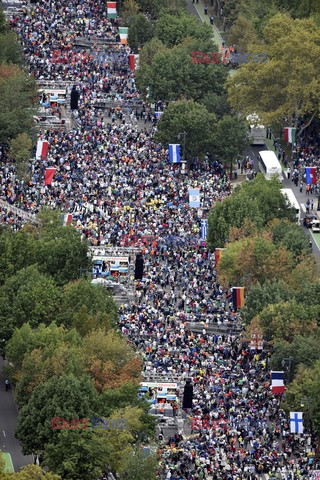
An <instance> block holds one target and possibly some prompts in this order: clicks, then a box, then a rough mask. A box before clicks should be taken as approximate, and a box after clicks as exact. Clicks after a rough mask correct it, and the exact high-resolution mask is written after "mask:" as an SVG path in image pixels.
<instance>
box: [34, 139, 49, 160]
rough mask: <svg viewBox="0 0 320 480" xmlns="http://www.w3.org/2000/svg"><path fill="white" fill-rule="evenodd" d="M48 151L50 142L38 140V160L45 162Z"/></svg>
mask: <svg viewBox="0 0 320 480" xmlns="http://www.w3.org/2000/svg"><path fill="white" fill-rule="evenodd" d="M48 150H49V142H47V141H46V140H38V143H37V151H36V160H45V159H46V158H47V153H48Z"/></svg>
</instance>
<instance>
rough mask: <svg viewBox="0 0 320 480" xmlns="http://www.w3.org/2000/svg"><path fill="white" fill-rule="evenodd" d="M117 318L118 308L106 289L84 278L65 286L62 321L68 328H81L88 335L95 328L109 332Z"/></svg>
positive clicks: (81, 331)
mask: <svg viewBox="0 0 320 480" xmlns="http://www.w3.org/2000/svg"><path fill="white" fill-rule="evenodd" d="M117 318H118V307H117V305H116V303H115V302H114V300H113V298H112V296H111V295H110V293H109V292H108V290H107V289H106V288H105V287H103V286H101V285H92V284H91V282H90V281H89V280H87V279H84V278H82V279H80V280H77V281H76V282H72V283H69V284H67V285H65V287H64V296H63V300H62V310H61V315H60V321H61V323H63V324H64V325H66V326H67V327H71V326H75V327H79V329H80V330H79V331H80V333H81V334H86V333H88V332H89V331H91V330H92V328H93V327H97V328H105V329H107V330H108V329H109V328H110V325H115V324H116V320H117ZM81 319H82V321H83V323H82V324H81V323H80V320H81Z"/></svg>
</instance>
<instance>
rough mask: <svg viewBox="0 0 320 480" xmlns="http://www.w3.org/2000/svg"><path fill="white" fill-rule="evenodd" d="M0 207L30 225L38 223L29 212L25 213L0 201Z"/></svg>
mask: <svg viewBox="0 0 320 480" xmlns="http://www.w3.org/2000/svg"><path fill="white" fill-rule="evenodd" d="M0 207H2V208H5V209H6V210H8V211H10V212H12V213H13V214H14V215H17V216H18V217H20V218H23V219H24V220H27V221H30V222H32V223H38V219H37V217H36V216H35V215H33V214H32V213H29V212H25V211H24V210H22V209H21V208H18V207H14V206H13V205H11V204H10V203H9V202H7V201H5V200H2V199H0Z"/></svg>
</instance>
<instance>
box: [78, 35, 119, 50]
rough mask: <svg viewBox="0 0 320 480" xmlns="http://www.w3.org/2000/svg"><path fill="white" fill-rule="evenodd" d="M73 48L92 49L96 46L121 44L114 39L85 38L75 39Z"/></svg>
mask: <svg viewBox="0 0 320 480" xmlns="http://www.w3.org/2000/svg"><path fill="white" fill-rule="evenodd" d="M72 44H73V46H75V47H82V48H89V49H91V48H92V47H93V46H94V45H117V44H119V42H118V40H117V39H116V38H115V37H113V38H111V37H97V38H90V39H89V38H85V37H75V38H74V39H73V43H72Z"/></svg>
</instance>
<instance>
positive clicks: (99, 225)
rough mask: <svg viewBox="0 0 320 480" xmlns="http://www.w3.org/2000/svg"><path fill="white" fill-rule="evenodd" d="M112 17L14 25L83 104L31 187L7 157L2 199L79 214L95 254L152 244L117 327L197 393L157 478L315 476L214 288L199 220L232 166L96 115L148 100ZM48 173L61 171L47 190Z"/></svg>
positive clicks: (100, 12)
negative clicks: (99, 45)
mask: <svg viewBox="0 0 320 480" xmlns="http://www.w3.org/2000/svg"><path fill="white" fill-rule="evenodd" d="M106 13H107V12H106V2H104V1H102V0H92V1H90V2H86V1H85V0H74V1H72V2H70V1H69V2H68V1H66V0H57V1H53V0H51V1H50V0H39V1H38V3H37V4H36V5H34V6H31V8H29V7H27V5H26V7H25V11H24V13H23V14H22V15H21V16H18V17H15V18H13V19H12V22H11V23H12V28H14V29H15V30H16V31H17V32H18V34H19V35H20V38H21V42H22V45H23V48H24V53H25V55H26V59H27V61H28V65H29V69H30V73H32V74H34V75H35V77H36V79H38V80H43V79H45V80H63V81H69V82H70V84H73V85H76V87H77V88H78V90H79V92H80V102H79V110H78V115H77V116H76V117H77V118H76V119H75V120H74V122H73V127H72V128H71V129H70V130H69V131H67V130H63V129H52V130H49V131H40V138H41V139H46V140H48V142H49V144H50V149H49V153H48V156H47V158H46V159H45V160H35V159H33V160H31V161H30V164H29V169H30V178H29V180H28V181H26V180H21V179H19V177H18V175H17V172H16V168H15V165H14V164H12V163H10V161H9V159H8V158H7V157H6V152H5V150H1V151H0V161H1V162H0V166H1V167H0V198H1V199H2V200H5V201H6V202H8V203H9V204H11V205H12V206H16V207H19V208H20V209H22V210H23V211H24V212H28V213H32V214H35V215H36V214H37V213H38V212H39V211H40V210H41V208H42V207H44V206H49V207H51V208H53V209H58V210H60V211H62V212H68V213H72V216H73V225H74V226H75V228H77V229H78V230H79V232H81V235H82V238H83V239H84V240H87V241H88V242H89V244H90V245H93V246H99V247H101V248H103V247H104V246H108V245H112V246H114V247H120V246H125V245H132V243H134V242H137V240H139V239H140V240H141V239H148V240H147V241H144V243H143V244H144V258H145V274H144V279H143V281H142V282H140V283H138V284H137V287H136V296H135V301H134V302H133V303H132V304H130V305H123V306H122V307H121V308H120V317H119V327H120V328H121V330H122V332H123V334H124V335H127V336H128V338H129V340H130V341H131V342H132V343H133V344H134V345H135V346H136V348H137V349H138V350H139V352H140V353H141V356H142V358H143V359H144V374H145V375H146V377H147V376H148V375H151V374H153V375H158V376H160V377H162V378H163V379H170V378H171V377H172V376H176V377H177V376H178V377H179V379H180V382H181V384H184V381H185V380H186V379H187V378H190V379H192V381H193V384H194V402H193V408H192V409H191V411H189V412H188V415H189V416H190V417H192V419H191V420H190V422H191V427H192V434H191V435H190V436H186V435H185V434H184V431H180V432H179V433H177V434H176V435H174V436H172V437H170V438H169V439H164V438H162V441H161V442H160V450H159V479H171V480H198V479H208V480H210V479H211V480H238V479H239V480H242V479H251V480H253V479H260V478H270V479H285V480H288V479H292V480H296V479H307V478H310V473H309V472H310V470H312V469H313V468H314V467H313V456H312V455H311V454H310V455H309V454H308V452H312V451H313V445H312V442H311V437H310V436H308V435H305V436H300V437H298V436H296V437H295V436H294V435H292V434H290V429H289V426H288V418H287V417H286V415H285V414H284V412H283V410H282V409H281V403H280V402H279V399H278V398H275V397H274V396H273V395H272V393H271V389H270V372H269V371H268V365H267V363H266V352H265V351H262V352H256V351H251V350H250V348H249V347H248V345H247V344H246V343H245V342H243V341H242V338H241V336H239V335H238V333H237V331H238V330H237V327H238V326H239V325H240V324H241V319H240V318H239V314H238V313H237V312H236V311H235V308H234V305H233V304H232V296H231V294H230V291H229V290H225V289H224V288H223V287H222V286H221V285H220V284H219V279H218V278H217V273H216V266H215V258H214V255H212V253H210V251H208V250H207V248H206V246H205V243H203V242H201V241H200V221H201V218H204V216H205V215H206V213H207V211H208V210H209V209H210V208H211V207H212V206H213V205H214V203H215V202H219V201H221V200H222V199H223V198H224V197H225V196H226V195H229V194H230V193H231V189H232V188H231V184H230V181H229V178H228V175H227V174H226V171H225V169H224V166H223V165H222V164H220V163H219V162H217V161H214V160H212V159H211V158H210V157H209V156H208V157H206V158H205V160H203V161H201V162H200V161H199V160H198V159H193V160H192V162H190V165H189V167H190V168H189V169H188V170H187V171H186V172H183V171H182V169H181V167H180V165H179V164H178V165H175V164H173V165H172V164H170V163H169V160H168V152H167V146H166V145H160V144H158V143H157V142H156V141H155V139H154V133H155V131H156V129H157V126H156V124H154V123H150V122H149V121H148V120H150V117H148V114H147V110H146V114H147V117H146V121H145V123H144V124H142V125H141V121H139V122H138V121H137V117H138V114H137V112H136V111H135V108H134V106H133V107H132V108H127V109H125V108H120V114H119V110H118V111H117V114H115V117H113V116H111V117H108V116H107V115H106V113H105V112H104V111H101V110H97V109H96V108H95V106H94V103H95V102H94V101H95V100H96V99H97V98H98V99H99V98H108V95H109V97H110V96H112V98H117V99H118V100H119V99H120V100H123V101H129V100H130V101H131V102H132V101H133V100H134V99H139V93H138V92H137V90H136V87H135V82H134V74H133V73H132V72H131V71H130V69H129V65H128V54H129V52H130V50H129V48H128V47H127V46H124V45H121V44H120V42H119V36H118V22H117V20H109V19H108V18H107V15H106ZM76 37H84V38H87V39H90V40H93V41H94V40H95V39H96V40H97V39H101V37H105V38H107V39H110V40H112V42H113V43H110V44H109V45H108V44H106V47H105V51H106V52H107V55H108V52H109V54H110V60H109V61H108V57H106V61H105V63H101V61H100V60H98V59H97V56H95V55H91V54H90V53H88V52H84V51H81V50H79V49H77V50H76V54H75V51H74V48H73V40H74V39H75V38H76ZM114 41H117V43H114ZM95 48H96V47H95ZM57 51H58V52H60V53H59V55H61V56H62V59H61V58H60V59H59V58H58V56H57V53H54V52H57ZM114 51H117V53H118V57H117V58H118V61H117V62H114V61H112V52H114ZM58 60H59V61H58ZM60 60H61V61H60ZM141 118H142V117H141ZM141 118H140V120H141ZM143 119H144V117H143ZM48 167H54V168H56V173H55V176H54V179H53V181H52V184H51V185H47V186H45V185H44V174H45V169H46V168H48ZM249 167H250V165H249ZM190 188H200V189H201V208H200V209H198V208H191V207H190V206H189V196H188V190H189V189H190ZM0 219H1V222H2V223H8V224H9V225H11V227H12V228H13V229H18V228H20V227H21V226H23V225H24V223H26V221H27V220H26V218H22V217H21V216H20V217H19V214H17V213H15V212H13V211H10V208H9V209H8V208H6V207H5V206H3V205H1V206H0ZM140 244H141V243H140ZM199 321H202V322H203V331H202V333H192V331H191V330H190V325H189V322H199ZM208 325H209V326H211V327H213V329H215V333H209V332H210V329H209V328H208ZM220 326H223V327H224V329H223V330H221V332H222V333H219V328H220ZM217 332H218V333H217ZM226 332H227V333H226ZM262 475H265V476H264V477H263V476H262Z"/></svg>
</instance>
